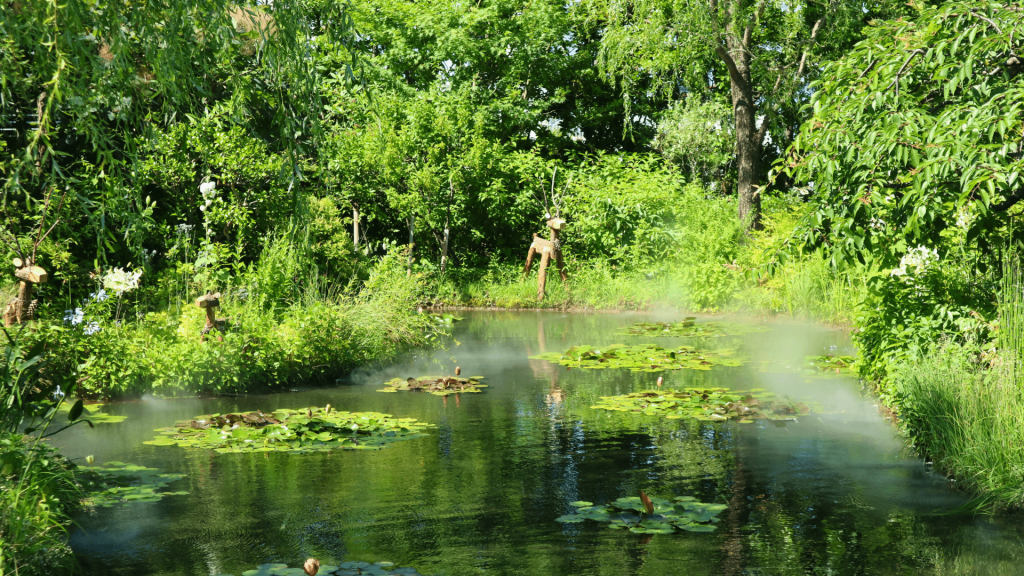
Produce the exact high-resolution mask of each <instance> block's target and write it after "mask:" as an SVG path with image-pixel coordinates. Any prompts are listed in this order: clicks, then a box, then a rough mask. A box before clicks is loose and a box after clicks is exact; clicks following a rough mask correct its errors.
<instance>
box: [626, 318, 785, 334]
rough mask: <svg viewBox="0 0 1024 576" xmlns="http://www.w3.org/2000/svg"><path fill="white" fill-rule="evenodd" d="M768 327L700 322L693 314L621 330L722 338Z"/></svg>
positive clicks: (641, 323) (640, 323)
mask: <svg viewBox="0 0 1024 576" xmlns="http://www.w3.org/2000/svg"><path fill="white" fill-rule="evenodd" d="M765 330H767V328H765V327H763V326H753V325H750V324H734V323H730V322H703V323H700V324H698V323H697V319H696V318H695V317H693V316H691V317H688V318H685V319H683V320H682V321H680V322H637V323H636V324H633V325H631V326H626V327H624V328H622V329H621V330H619V332H618V333H619V334H622V335H625V336H677V337H692V338H721V337H723V336H742V335H744V334H753V333H755V332H764V331H765Z"/></svg>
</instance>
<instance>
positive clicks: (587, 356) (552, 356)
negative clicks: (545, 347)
mask: <svg viewBox="0 0 1024 576" xmlns="http://www.w3.org/2000/svg"><path fill="white" fill-rule="evenodd" d="M530 358H532V359H535V360H547V361H549V362H554V363H556V364H561V365H563V366H568V367H570V368H582V369H586V370H601V369H606V368H626V369H628V370H632V371H634V372H659V371H661V370H684V369H685V370H710V369H711V368H712V367H713V366H740V365H742V364H743V360H742V359H741V358H739V357H737V356H736V352H735V351H734V350H725V349H723V350H713V351H708V350H701V349H699V348H695V347H693V346H678V347H675V348H662V347H661V346H658V345H655V344H642V345H639V346H626V345H625V344H612V345H610V346H601V347H596V346H587V345H583V346H574V347H572V348H569V349H568V350H566V351H565V352H562V353H558V352H550V353H547V354H540V355H538V356H531V357H530Z"/></svg>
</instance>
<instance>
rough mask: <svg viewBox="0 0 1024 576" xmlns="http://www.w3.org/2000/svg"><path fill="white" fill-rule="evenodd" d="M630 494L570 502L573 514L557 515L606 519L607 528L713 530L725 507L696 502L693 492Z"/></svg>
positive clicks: (577, 519)
mask: <svg viewBox="0 0 1024 576" xmlns="http://www.w3.org/2000/svg"><path fill="white" fill-rule="evenodd" d="M640 494H641V496H643V497H644V498H646V500H647V501H646V502H645V501H644V499H643V498H638V497H636V496H631V497H628V498H619V499H618V500H616V501H614V502H610V503H608V504H603V505H597V506H595V505H594V504H593V503H591V502H572V503H571V505H572V506H574V507H575V508H576V512H575V513H573V514H566V515H564V516H559V517H558V518H556V520H557V521H559V522H567V523H577V522H583V521H584V520H596V521H598V522H607V523H608V527H609V528H619V529H622V528H628V529H629V531H630V532H636V533H639V534H672V533H673V532H678V531H684V530H685V531H688V532H713V531H714V530H715V526H714V523H715V522H718V514H719V513H720V512H722V511H723V510H725V509H726V508H727V506H725V505H724V504H706V503H703V502H698V501H697V500H696V499H695V498H694V497H692V496H680V497H677V498H675V499H673V500H666V499H665V498H657V497H647V496H646V494H644V493H643V492H641V493H640Z"/></svg>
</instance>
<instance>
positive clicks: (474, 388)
mask: <svg viewBox="0 0 1024 576" xmlns="http://www.w3.org/2000/svg"><path fill="white" fill-rule="evenodd" d="M481 380H483V376H470V377H469V378H461V377H459V376H420V377H419V378H405V379H402V378H395V379H394V380H389V381H387V382H385V383H384V386H385V388H384V389H382V390H377V392H398V391H399V390H408V391H410V392H429V393H431V394H434V395H436V396H447V395H449V394H455V393H456V392H480V391H481V390H480V389H481V388H487V385H486V384H481V383H480V381H481Z"/></svg>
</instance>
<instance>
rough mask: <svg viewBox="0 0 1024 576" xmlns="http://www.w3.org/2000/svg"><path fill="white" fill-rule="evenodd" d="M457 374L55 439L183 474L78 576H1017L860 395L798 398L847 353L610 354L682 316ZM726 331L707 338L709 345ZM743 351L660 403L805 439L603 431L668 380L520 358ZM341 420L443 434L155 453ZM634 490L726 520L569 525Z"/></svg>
mask: <svg viewBox="0 0 1024 576" xmlns="http://www.w3.org/2000/svg"><path fill="white" fill-rule="evenodd" d="M464 315H465V317H466V319H465V320H464V321H462V322H460V323H457V324H456V325H455V327H454V333H453V337H454V340H456V341H457V342H458V344H457V345H456V344H455V342H454V341H451V342H449V346H448V349H447V350H443V351H433V352H419V353H412V354H409V355H407V356H406V357H404V358H401V359H399V360H398V361H396V362H395V363H393V364H390V365H386V366H377V367H364V368H363V369H362V370H359V371H357V372H355V373H353V374H352V375H350V376H349V377H346V378H345V379H343V380H342V381H339V383H338V386H337V387H334V388H321V389H312V390H301V391H295V392H287V393H280V394H273V395H249V396H238V397H231V398H219V399H197V398H191V399H177V400H161V399H156V398H147V399H144V400H142V401H139V402H133V403H121V404H115V405H111V406H109V407H108V408H107V410H108V411H109V412H112V413H115V414H125V415H127V416H128V419H126V420H125V421H124V422H122V423H119V424H109V425H99V426H97V427H96V429H94V430H88V429H86V428H84V427H76V428H73V429H71V430H69V431H68V432H65V433H62V434H60V435H58V436H56V437H55V439H56V440H55V443H56V444H58V446H59V447H60V448H61V449H62V450H63V451H64V452H65V454H67V455H68V456H69V457H72V458H75V457H84V456H86V455H94V456H95V458H96V462H97V463H104V462H109V461H123V462H130V463H133V464H142V465H146V466H150V467H156V468H160V469H162V470H163V471H165V472H177V473H184V474H186V475H187V476H186V478H184V479H182V480H180V481H178V482H175V483H173V484H171V485H170V486H169V489H171V490H187V491H189V492H190V494H189V495H188V496H171V497H167V498H164V499H162V500H160V501H158V502H153V503H134V504H129V505H126V506H121V507H116V508H110V509H100V510H98V511H97V512H95V513H92V514H84V515H81V516H80V517H78V518H76V520H77V522H78V526H77V527H76V528H75V529H74V530H73V531H72V534H71V543H72V547H73V548H74V550H75V552H76V554H77V556H78V558H79V561H80V563H81V564H82V565H83V567H84V568H85V572H86V573H87V574H104V575H109V574H132V575H133V576H144V575H200V574H211V575H212V574H221V573H231V574H235V575H240V574H241V573H242V572H243V571H245V570H249V569H252V568H254V567H255V566H256V565H258V564H262V563H265V562H285V563H288V564H289V565H291V566H297V565H300V563H301V561H302V560H303V559H305V558H307V557H310V556H316V557H318V558H320V560H321V561H322V562H324V563H327V562H330V563H339V562H344V561H349V560H363V561H367V562H378V561H390V562H394V563H396V565H399V566H412V567H415V568H417V569H419V571H420V572H421V573H423V574H452V575H462V574H541V575H542V574H553V575H554V574H566V575H568V574H580V575H624V574H643V575H675V574H679V575H684V574H685V575H701V574H708V575H712V574H714V575H718V574H765V575H768V574H844V575H845V574H932V573H935V574H961V573H967V574H1015V573H1018V572H1016V571H1015V569H1016V568H1017V567H1018V566H1020V562H1021V561H1022V560H1024V545H1022V544H1021V540H1022V530H1021V528H1020V523H1019V522H1017V521H1015V520H1013V519H1012V518H1001V517H975V516H971V515H967V514H951V513H945V514H941V513H942V512H949V511H951V510H954V509H955V508H956V507H958V506H960V505H962V504H963V503H964V502H966V500H967V499H966V498H965V497H964V496H963V495H962V494H959V493H957V492H956V491H954V490H952V489H951V488H950V487H949V486H948V482H947V481H946V480H945V479H944V478H942V477H940V476H939V475H936V474H934V473H932V472H930V471H929V470H928V468H927V467H926V466H925V465H924V463H923V462H922V461H920V460H919V459H917V458H915V457H913V455H911V454H909V453H908V452H907V451H906V450H905V448H904V445H903V443H902V442H901V441H900V440H899V439H898V438H897V437H896V434H895V432H894V430H893V428H892V426H891V425H890V424H889V423H887V422H886V421H885V420H884V419H883V418H882V417H881V416H880V415H879V413H878V410H877V408H876V406H875V404H876V403H875V402H874V401H873V400H872V399H871V398H870V397H864V396H862V395H861V393H860V385H859V384H858V383H857V382H856V381H855V380H854V379H850V378H841V377H820V376H807V375H806V374H802V373H800V372H799V371H797V370H794V369H793V368H787V367H798V366H799V365H800V364H801V363H802V361H803V359H804V357H805V356H807V355H819V354H826V353H833V354H849V353H851V351H852V350H851V348H850V344H849V339H848V338H847V335H846V334H845V333H844V332H842V331H837V330H831V329H827V328H823V327H820V326H814V325H799V324H772V325H770V326H769V327H768V328H769V329H768V330H767V331H764V332H756V333H752V334H747V335H745V336H743V337H740V338H735V339H734V338H717V339H706V340H694V339H684V338H649V337H638V336H622V335H616V334H615V332H616V330H617V329H619V328H620V327H622V326H625V325H629V324H631V323H633V322H638V321H647V320H655V321H666V320H667V321H671V320H678V319H679V318H678V317H677V316H675V315H671V314H665V313H659V314H654V315H639V314H565V313H556V312H466V313H464ZM718 320H719V319H714V321H718ZM620 342H621V343H627V344H641V343H657V344H660V345H663V346H668V345H674V344H693V345H700V346H702V347H707V348H711V349H714V348H720V347H734V348H737V349H738V350H739V352H740V353H741V355H742V356H743V357H744V358H745V359H746V360H747V361H746V363H745V364H744V365H743V366H740V367H735V368H730V367H721V366H716V367H714V368H713V369H712V370H709V371H693V370H682V371H669V372H665V373H663V374H662V375H663V376H664V377H665V388H676V389H679V388H684V387H689V386H723V387H728V388H732V389H738V390H746V389H751V388H766V389H768V390H771V391H774V392H777V393H779V394H784V395H788V396H790V397H792V398H795V399H800V400H801V401H811V402H816V403H817V404H819V405H821V407H822V408H823V413H820V414H812V415H810V416H807V417H801V418H800V420H799V422H787V423H773V422H769V421H757V422H755V423H753V424H737V423H731V422H730V423H725V424H719V423H711V422H697V421H688V420H666V419H662V418H659V417H653V416H651V417H649V416H643V415H634V414H627V413H619V412H608V411H600V410H594V409H592V408H590V406H591V405H592V404H593V403H594V401H596V400H597V399H598V398H599V397H600V396H608V395H616V394H625V393H629V392H634V391H639V390H643V389H647V388H653V387H654V383H655V380H656V379H657V377H658V375H659V373H632V372H628V371H624V370H592V371H591V370H579V369H572V370H568V369H566V368H565V367H563V366H559V365H555V364H551V363H548V362H545V361H541V360H530V359H529V358H528V357H529V356H531V355H535V354H539V353H542V352H556V351H562V350H565V349H567V348H569V347H570V346H576V345H580V344H589V345H593V346H605V345H608V344H613V343H620ZM456 365H458V366H461V368H462V374H463V375H466V376H476V375H480V376H484V377H485V380H484V383H486V384H488V386H489V387H488V388H486V389H484V391H483V392H482V393H480V394H461V395H460V396H459V397H458V398H457V397H455V396H449V397H448V399H447V401H445V400H444V399H442V398H441V397H437V396H432V395H428V394H421V393H394V394H383V393H379V392H377V391H376V390H377V389H379V388H381V387H382V384H383V383H384V382H385V381H386V380H389V379H391V378H394V377H403V378H404V377H408V376H421V375H428V374H438V375H440V374H451V373H453V371H454V367H455V366H456ZM325 404H331V406H332V407H334V408H337V409H339V410H348V411H353V412H358V411H376V412H386V413H389V414H393V415H395V416H399V417H411V418H416V419H418V420H421V421H424V422H429V423H432V424H435V425H436V426H437V427H436V428H433V429H430V430H429V436H428V437H426V438H421V439H417V440H410V441H403V442H397V443H394V444H392V445H389V446H388V447H386V448H385V449H383V450H373V451H334V452H330V453H310V454H297V455H289V454H284V453H256V454H216V453H213V452H209V451H206V450H199V449H183V448H179V447H161V446H147V445H143V444H142V442H143V441H145V440H149V439H152V438H153V437H154V435H155V434H156V433H155V432H153V429H154V428H160V427H164V426H169V425H171V424H173V423H174V422H175V421H178V420H186V419H191V418H192V417H194V416H196V415H198V414H208V413H215V412H218V413H225V412H235V411H242V410H245V411H248V410H254V409H261V410H264V411H271V410H274V409H278V408H302V407H306V406H311V405H315V406H324V405H325ZM640 490H645V491H646V492H647V493H649V494H651V495H654V496H661V497H673V496H683V495H690V496H694V497H696V498H698V499H699V500H701V501H704V502H712V501H714V502H720V503H725V504H728V505H729V510H728V511H726V512H724V513H723V514H722V516H721V518H722V519H721V522H720V523H719V524H718V530H717V531H715V532H713V533H682V534H672V535H655V536H653V538H650V539H649V541H645V540H646V539H645V538H642V537H641V536H640V535H637V534H632V533H629V532H625V531H618V530H609V529H608V528H607V527H606V526H603V525H600V524H598V523H596V522H593V521H586V522H583V523H580V524H561V523H558V522H556V521H555V518H557V517H558V516H561V515H562V514H565V513H568V512H572V511H573V507H572V506H570V505H569V503H570V502H573V501H576V500H587V501H591V502H595V503H602V502H605V501H609V500H614V499H616V498H619V497H623V496H634V495H636V494H637V493H638V492H639V491H640Z"/></svg>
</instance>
